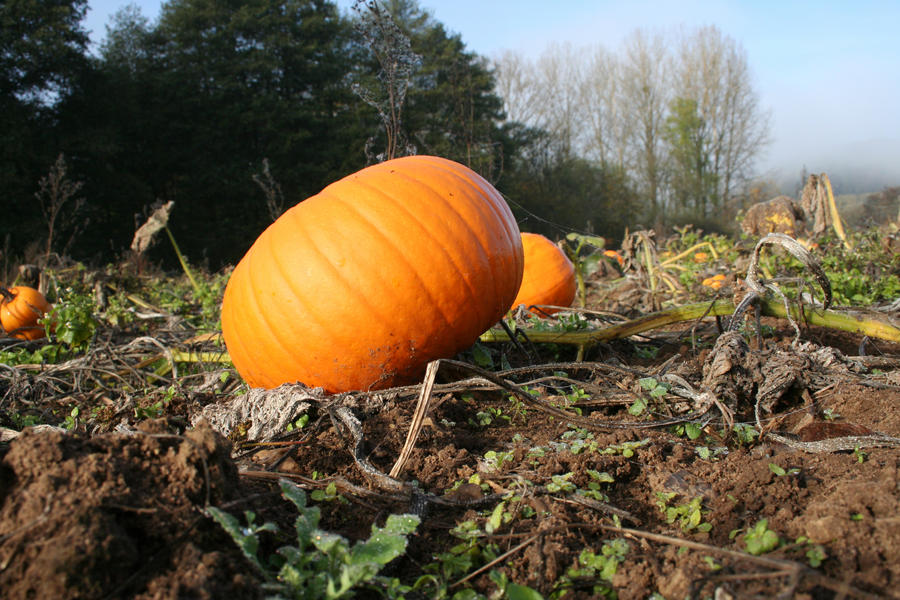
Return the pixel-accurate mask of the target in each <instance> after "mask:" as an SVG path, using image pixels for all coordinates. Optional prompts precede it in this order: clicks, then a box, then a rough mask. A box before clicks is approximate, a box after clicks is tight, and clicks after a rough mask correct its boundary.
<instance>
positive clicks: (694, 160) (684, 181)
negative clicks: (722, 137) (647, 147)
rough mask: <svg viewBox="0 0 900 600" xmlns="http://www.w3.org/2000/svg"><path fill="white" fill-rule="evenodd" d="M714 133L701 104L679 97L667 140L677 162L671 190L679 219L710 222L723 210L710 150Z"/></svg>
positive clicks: (665, 132)
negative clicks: (703, 113)
mask: <svg viewBox="0 0 900 600" xmlns="http://www.w3.org/2000/svg"><path fill="white" fill-rule="evenodd" d="M710 136H711V132H710V130H709V127H708V126H707V124H706V122H705V121H704V119H703V117H702V116H700V113H699V111H698V110H697V102H696V101H694V100H691V99H689V98H675V99H673V100H672V101H671V102H670V106H669V116H668V117H667V118H666V127H665V129H664V130H663V137H664V138H665V140H666V142H667V143H668V145H669V158H670V160H671V161H672V163H673V165H672V166H673V169H672V176H671V182H670V185H671V189H672V194H673V196H674V200H675V206H676V215H677V216H676V215H673V216H676V218H677V219H682V220H687V221H691V220H695V219H699V220H701V221H703V220H706V219H707V218H708V217H709V216H710V215H711V214H712V213H713V211H715V210H717V209H718V208H720V206H719V204H720V200H721V197H720V196H719V195H718V194H717V193H716V185H717V180H718V177H717V176H716V174H715V173H714V172H713V170H712V160H711V157H710V151H709V142H710V139H709V138H710Z"/></svg>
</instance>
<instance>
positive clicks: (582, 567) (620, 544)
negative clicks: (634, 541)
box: [550, 539, 631, 599]
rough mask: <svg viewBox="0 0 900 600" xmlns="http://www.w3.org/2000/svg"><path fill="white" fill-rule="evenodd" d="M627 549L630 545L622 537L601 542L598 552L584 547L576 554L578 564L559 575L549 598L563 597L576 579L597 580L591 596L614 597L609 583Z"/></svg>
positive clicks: (614, 594) (629, 548)
mask: <svg viewBox="0 0 900 600" xmlns="http://www.w3.org/2000/svg"><path fill="white" fill-rule="evenodd" d="M629 550H631V547H630V546H629V544H628V542H627V541H625V540H624V539H615V540H607V541H605V542H603V546H602V547H601V548H600V553H599V554H598V553H595V552H594V551H593V550H592V549H590V548H585V549H584V550H582V551H581V554H579V555H578V566H577V567H572V568H570V569H569V570H568V571H567V572H566V574H565V575H564V576H562V577H560V579H559V581H558V582H557V584H556V587H555V589H554V591H553V593H552V594H551V595H550V598H551V599H559V598H563V597H564V596H565V594H566V593H567V592H568V591H569V588H571V587H572V586H573V584H574V581H575V580H578V579H586V580H591V579H594V580H599V582H598V583H596V584H595V585H594V586H593V589H592V590H591V593H592V597H595V598H599V597H605V598H615V597H616V593H615V590H613V589H612V587H611V586H610V585H609V584H610V583H611V582H612V579H613V576H615V574H616V572H617V571H618V570H619V565H620V564H622V563H623V562H625V557H626V556H627V554H628V552H629Z"/></svg>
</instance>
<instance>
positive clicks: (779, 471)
mask: <svg viewBox="0 0 900 600" xmlns="http://www.w3.org/2000/svg"><path fill="white" fill-rule="evenodd" d="M769 470H770V471H772V472H773V473H775V474H776V475H778V476H779V477H784V476H785V475H797V474H798V473H799V472H800V469H799V468H797V467H792V468H790V469H787V470H785V469H783V468H782V467H780V466H778V465H776V464H775V463H769Z"/></svg>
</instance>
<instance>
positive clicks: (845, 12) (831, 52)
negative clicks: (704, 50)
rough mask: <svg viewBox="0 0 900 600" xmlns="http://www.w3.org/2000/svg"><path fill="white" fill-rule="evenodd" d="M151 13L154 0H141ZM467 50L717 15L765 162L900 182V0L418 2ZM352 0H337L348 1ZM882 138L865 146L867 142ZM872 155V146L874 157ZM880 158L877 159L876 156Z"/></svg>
mask: <svg viewBox="0 0 900 600" xmlns="http://www.w3.org/2000/svg"><path fill="white" fill-rule="evenodd" d="M126 3H127V0H89V8H90V10H89V12H88V17H87V21H86V26H87V28H88V29H89V30H92V31H93V35H92V39H94V40H95V41H99V40H101V39H102V38H103V36H104V35H105V26H106V24H107V23H108V21H109V16H110V15H111V14H113V13H114V12H115V11H116V10H117V9H118V8H120V7H121V6H123V5H125V4H126ZM135 3H136V4H137V5H138V6H139V7H140V8H141V11H142V12H143V14H144V15H145V16H147V17H149V18H150V19H151V20H153V19H155V18H156V17H157V15H158V14H159V8H160V5H161V2H160V1H159V0H137V1H136V2H135ZM419 3H420V6H422V7H423V8H425V9H426V10H428V11H430V12H431V13H432V15H433V16H434V17H435V18H436V19H437V20H438V21H440V22H442V23H443V24H444V25H445V26H446V27H447V29H448V30H449V31H452V32H455V33H459V34H460V35H461V37H462V40H463V41H464V42H465V43H466V45H467V47H468V48H469V49H470V50H473V51H475V52H478V53H479V54H482V55H484V56H487V57H489V58H490V57H493V56H496V55H498V54H499V53H500V52H501V51H503V50H505V49H510V50H515V51H519V52H523V53H526V54H528V55H532V56H537V55H539V54H540V53H541V52H542V51H543V50H544V49H545V48H546V47H547V45H548V44H551V43H553V42H570V43H572V44H573V45H574V46H576V47H579V46H591V45H596V44H601V45H603V46H604V47H606V48H607V49H609V50H612V51H616V50H618V48H619V45H620V43H621V41H622V40H623V38H625V37H626V36H628V34H630V33H631V32H633V31H634V30H635V29H638V28H642V29H645V30H648V31H663V32H665V31H670V30H671V31H674V30H677V29H678V28H680V27H685V28H688V29H691V28H694V27H699V26H704V25H716V26H718V28H719V29H720V30H721V31H722V32H723V33H724V34H725V35H728V36H730V37H731V38H733V39H734V40H735V41H737V42H738V43H739V44H740V45H741V46H743V48H744V49H745V50H746V52H747V59H748V62H749V64H750V68H751V71H752V72H753V75H754V87H755V89H756V90H757V91H758V92H759V95H760V101H761V104H762V106H763V107H765V108H768V109H771V110H772V113H773V123H772V125H773V127H772V133H773V143H772V144H771V146H770V147H769V148H768V151H767V152H766V154H765V156H763V157H762V158H761V161H760V167H761V168H762V169H763V170H764V171H766V172H767V173H768V174H769V175H770V176H772V177H777V176H778V175H781V176H785V175H790V176H794V175H795V174H797V177H799V171H800V169H801V167H803V166H804V165H806V166H807V167H808V168H809V170H810V171H812V172H818V171H822V170H826V169H828V168H831V166H832V165H833V164H834V163H835V162H836V161H856V162H865V163H867V164H870V165H873V166H874V167H875V168H879V167H880V168H882V169H887V170H890V171H891V173H894V174H896V177H895V180H894V181H893V182H892V183H893V184H900V36H897V24H898V23H900V2H897V1H896V0H882V1H867V0H857V1H852V0H848V1H845V2H840V1H835V0H819V1H817V2H812V1H790V0H782V1H771V0H756V1H753V0H744V1H737V0H731V1H718V2H714V1H711V0H680V1H674V0H669V1H666V0H593V1H588V0H555V1H548V0H419ZM352 4H353V1H352V0H339V1H338V5H339V6H341V7H342V9H345V10H346V9H347V8H348V7H349V6H351V5H352ZM873 147H874V148H876V149H877V151H875V152H872V153H869V152H867V150H866V149H871V148H873ZM870 154H871V155H870ZM876 163H877V164H876Z"/></svg>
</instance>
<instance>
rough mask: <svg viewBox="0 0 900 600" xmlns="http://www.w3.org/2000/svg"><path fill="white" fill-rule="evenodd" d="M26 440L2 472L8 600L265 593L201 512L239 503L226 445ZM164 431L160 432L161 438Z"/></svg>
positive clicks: (142, 435)
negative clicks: (207, 507)
mask: <svg viewBox="0 0 900 600" xmlns="http://www.w3.org/2000/svg"><path fill="white" fill-rule="evenodd" d="M144 429H145V431H141V432H136V433H133V434H108V435H104V436H100V437H95V438H82V437H76V436H72V435H69V434H65V433H59V432H50V433H33V432H28V431H26V432H25V433H23V434H22V435H21V436H19V438H17V439H16V440H14V441H13V442H12V443H11V444H10V446H9V449H8V452H7V453H6V455H5V456H3V460H2V463H0V589H2V590H3V593H2V595H3V597H4V598H10V599H11V598H60V599H63V598H184V597H191V598H224V597H228V596H231V597H235V596H236V597H241V598H253V597H256V596H257V595H258V591H257V590H258V589H259V586H258V582H256V581H254V580H253V578H252V575H248V574H247V573H246V571H247V569H246V568H245V565H244V564H243V562H241V559H240V558H239V556H237V555H236V554H235V552H234V550H233V548H234V547H233V543H232V542H231V540H230V539H229V538H228V537H227V536H226V535H225V534H224V533H223V532H222V530H221V528H220V527H219V526H218V525H216V524H214V523H213V522H212V521H211V520H210V519H208V518H207V517H205V516H204V514H203V513H202V508H203V507H204V506H205V505H207V504H209V503H215V504H221V503H222V502H224V501H227V500H229V499H230V498H231V497H232V495H233V494H234V493H235V491H236V490H237V489H238V475H237V469H236V468H235V465H234V463H233V462H232V461H231V458H230V454H231V445H230V443H229V442H227V440H225V439H224V438H222V437H221V436H219V435H218V434H216V433H215V432H213V431H212V430H211V429H210V428H209V427H208V426H205V425H203V424H201V425H200V426H198V427H197V428H195V429H193V430H191V431H188V432H186V433H185V434H184V435H173V434H166V433H149V432H147V430H152V429H154V428H153V427H152V426H151V427H145V428H144ZM156 429H157V430H158V429H159V428H158V427H157V428H156Z"/></svg>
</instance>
